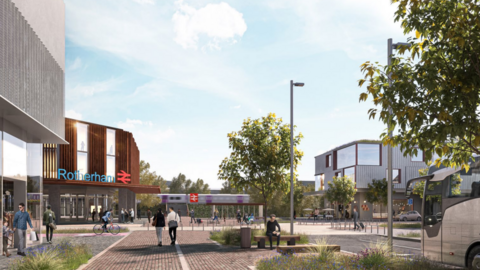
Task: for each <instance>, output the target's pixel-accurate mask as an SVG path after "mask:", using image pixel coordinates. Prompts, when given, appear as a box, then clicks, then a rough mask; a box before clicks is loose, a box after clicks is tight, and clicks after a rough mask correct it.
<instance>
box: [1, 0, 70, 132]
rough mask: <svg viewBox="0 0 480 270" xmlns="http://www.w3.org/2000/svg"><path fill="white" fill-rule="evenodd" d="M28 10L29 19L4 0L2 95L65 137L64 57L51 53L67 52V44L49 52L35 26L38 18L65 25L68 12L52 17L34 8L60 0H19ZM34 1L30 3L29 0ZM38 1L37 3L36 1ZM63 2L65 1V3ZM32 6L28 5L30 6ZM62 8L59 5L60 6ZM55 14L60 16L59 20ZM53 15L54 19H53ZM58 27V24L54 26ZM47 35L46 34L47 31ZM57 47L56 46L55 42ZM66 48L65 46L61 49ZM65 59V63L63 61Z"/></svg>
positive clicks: (50, 5)
mask: <svg viewBox="0 0 480 270" xmlns="http://www.w3.org/2000/svg"><path fill="white" fill-rule="evenodd" d="M15 2H18V4H19V5H20V6H21V7H22V9H23V10H24V11H25V12H26V13H27V14H30V15H28V18H30V19H32V20H33V21H32V22H30V21H28V20H27V17H24V16H23V14H22V13H21V12H20V10H19V8H18V7H17V6H16V4H15V3H14V2H12V1H11V0H4V1H1V2H0V95H1V96H3V97H4V98H5V99H7V100H8V101H10V102H11V103H13V104H14V105H15V106H17V107H18V108H19V110H22V111H24V112H25V113H26V114H28V115H30V116H31V117H32V118H34V119H36V120H37V121H39V122H40V123H42V124H43V125H44V126H45V127H47V128H48V129H50V130H51V131H53V132H54V133H56V134H57V135H59V136H60V137H62V138H64V134H65V118H64V116H65V86H64V85H65V82H64V70H63V66H64V58H62V59H60V58H58V60H57V59H55V58H54V57H53V55H52V53H51V51H52V52H56V53H57V54H58V55H60V54H64V52H65V51H64V50H65V44H64V43H58V44H57V43H55V42H53V41H51V42H50V43H52V44H53V43H55V44H56V45H55V46H57V47H58V48H55V49H53V47H51V48H52V49H51V50H50V51H49V49H47V47H46V46H45V44H44V42H42V40H41V39H40V38H39V34H38V33H37V32H36V31H35V30H34V29H33V28H32V23H33V22H35V21H44V22H46V21H48V22H50V24H55V25H57V24H61V25H63V26H64V24H65V21H64V18H63V17H62V16H64V11H62V12H61V13H62V14H60V15H59V16H52V15H51V14H50V13H51V12H52V11H54V10H55V9H52V10H50V11H49V12H46V13H42V12H39V10H36V11H35V12H34V11H33V8H34V7H35V6H37V5H40V2H42V3H43V2H45V3H43V4H44V5H45V6H43V7H42V8H40V10H43V9H50V7H52V6H57V5H58V2H59V1H58V0H48V1H47V0H45V1H33V0H31V1H23V0H22V1H20V0H19V1H15ZM27 2H28V3H32V5H31V6H28V3H27ZM34 2H36V4H33V3H34ZM60 2H62V1H60ZM62 4H63V2H62ZM27 7H28V8H27ZM57 9H58V8H57ZM55 17H60V18H63V21H62V19H58V18H56V19H55ZM52 18H53V20H51V19H52ZM33 25H37V26H36V29H37V30H40V29H43V30H44V32H48V31H49V30H50V29H49V28H48V27H49V26H48V24H45V25H43V26H42V27H43V28H42V27H41V26H40V25H41V23H39V22H38V23H33ZM63 26H62V27H63ZM53 29H55V27H53ZM43 36H46V35H45V34H44V35H43ZM52 36H55V37H56V38H52V40H60V39H63V40H64V38H65V35H64V32H63V34H62V33H60V32H59V33H57V34H54V35H52ZM51 46H53V45H51ZM61 48H63V49H61ZM62 61H63V62H62Z"/></svg>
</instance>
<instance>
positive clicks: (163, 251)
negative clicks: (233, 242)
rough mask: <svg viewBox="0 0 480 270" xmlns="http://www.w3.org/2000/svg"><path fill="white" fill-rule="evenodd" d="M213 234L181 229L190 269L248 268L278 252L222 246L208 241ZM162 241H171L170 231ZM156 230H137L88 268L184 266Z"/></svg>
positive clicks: (180, 237)
mask: <svg viewBox="0 0 480 270" xmlns="http://www.w3.org/2000/svg"><path fill="white" fill-rule="evenodd" d="M209 236H210V233H209V232H203V231H178V232H177V242H178V244H179V245H180V248H181V250H182V253H183V255H184V258H185V260H186V262H187V264H188V267H189V268H190V269H191V270H197V269H198V270H206V269H209V270H210V269H222V270H228V269H235V270H236V269H249V266H253V265H254V261H255V260H257V259H258V258H259V257H262V256H268V255H274V254H275V251H270V250H258V249H256V248H252V249H240V248H238V247H226V246H219V245H217V244H215V243H214V242H212V241H211V240H209ZM162 238H163V243H167V244H168V243H170V240H169V237H168V231H164V233H163V237H162ZM156 239H157V238H156V234H155V232H154V231H136V232H132V233H131V234H130V235H129V236H127V237H125V238H124V239H123V240H122V241H120V242H119V243H118V244H117V245H116V246H114V247H112V248H111V249H110V250H109V251H107V252H106V253H104V254H103V255H101V256H100V257H99V258H97V259H96V260H95V261H93V262H92V263H90V264H89V265H88V266H87V267H86V268H85V269H88V270H90V269H92V270H93V269H115V270H120V269H182V267H181V264H180V259H179V256H178V254H177V252H176V249H175V247H174V246H170V245H166V246H165V245H164V246H163V247H158V246H156V243H157V240H156Z"/></svg>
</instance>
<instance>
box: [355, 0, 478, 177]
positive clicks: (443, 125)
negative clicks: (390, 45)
mask: <svg viewBox="0 0 480 270" xmlns="http://www.w3.org/2000/svg"><path fill="white" fill-rule="evenodd" d="M393 2H395V3H396V4H398V6H397V11H396V12H395V21H400V22H401V27H402V28H403V30H404V33H405V34H409V33H415V38H410V39H409V40H408V41H409V43H410V44H411V47H410V48H407V47H406V46H399V48H397V52H398V54H397V55H394V56H393V57H392V64H391V65H389V66H381V65H379V64H378V63H371V62H366V63H364V64H363V65H362V66H361V71H362V72H363V73H364V75H365V77H364V79H361V80H359V86H362V85H363V84H364V83H365V82H367V86H366V92H364V93H361V95H360V101H366V100H367V98H368V97H369V96H370V97H371V98H372V99H373V103H374V105H375V106H376V108H372V109H370V110H369V111H368V114H369V117H370V118H375V117H377V116H378V117H379V119H380V120H381V121H383V122H384V123H385V124H390V127H391V130H392V131H393V130H395V133H396V135H394V136H393V137H392V138H390V137H389V135H388V132H387V131H386V132H384V133H383V134H381V138H382V140H383V143H384V144H390V145H394V146H395V145H400V148H401V149H402V151H403V153H404V155H415V154H417V153H418V151H417V149H416V148H415V147H416V146H418V147H419V148H420V149H421V150H423V151H424V154H425V157H426V159H427V160H430V159H432V157H433V155H434V154H437V155H438V156H439V157H440V158H438V159H437V160H436V161H435V165H437V166H439V165H440V164H441V163H443V165H445V166H446V167H452V166H456V167H459V166H462V168H466V169H467V170H468V169H469V166H468V164H467V163H468V162H469V161H470V160H471V157H472V154H480V115H479V114H478V113H477V111H478V106H479V103H480V54H479V52H480V23H479V20H478V18H477V14H479V12H480V5H479V2H478V1H476V0H474V1H472V0H456V1H417V0H393ZM389 74H390V75H391V79H392V80H393V83H392V84H391V85H389V83H388V75H389ZM378 107H380V108H378ZM389 108H391V109H392V112H393V113H389Z"/></svg>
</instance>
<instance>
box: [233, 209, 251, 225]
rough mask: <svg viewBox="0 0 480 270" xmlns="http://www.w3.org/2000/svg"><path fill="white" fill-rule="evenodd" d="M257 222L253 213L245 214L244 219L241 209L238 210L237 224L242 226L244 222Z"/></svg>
mask: <svg viewBox="0 0 480 270" xmlns="http://www.w3.org/2000/svg"><path fill="white" fill-rule="evenodd" d="M254 220H255V217H254V216H253V213H250V215H249V214H248V213H247V212H245V213H243V218H242V213H241V212H240V209H238V210H237V223H239V224H242V223H243V222H245V223H247V224H250V223H251V222H253V221H254Z"/></svg>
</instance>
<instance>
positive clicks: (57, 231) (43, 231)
mask: <svg viewBox="0 0 480 270" xmlns="http://www.w3.org/2000/svg"><path fill="white" fill-rule="evenodd" d="M129 231H130V230H129V229H128V227H121V226H120V232H121V233H122V232H129ZM42 233H43V234H45V233H46V231H45V230H42ZM53 233H54V234H55V233H59V234H65V233H71V234H75V233H93V227H92V228H89V229H57V230H54V231H53Z"/></svg>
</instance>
